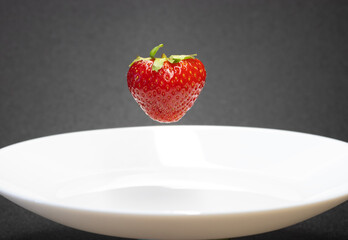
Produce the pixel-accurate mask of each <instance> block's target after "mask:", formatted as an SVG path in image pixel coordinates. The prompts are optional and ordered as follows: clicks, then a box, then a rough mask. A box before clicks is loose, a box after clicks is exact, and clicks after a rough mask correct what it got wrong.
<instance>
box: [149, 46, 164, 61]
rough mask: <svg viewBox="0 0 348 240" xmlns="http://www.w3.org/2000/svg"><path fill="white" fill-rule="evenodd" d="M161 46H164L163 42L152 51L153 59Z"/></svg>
mask: <svg viewBox="0 0 348 240" xmlns="http://www.w3.org/2000/svg"><path fill="white" fill-rule="evenodd" d="M161 47H163V44H162V43H161V44H160V45H158V46H156V47H154V48H153V49H152V50H151V51H150V57H151V58H152V59H154V58H155V55H156V53H157V51H158V49H160V48H161Z"/></svg>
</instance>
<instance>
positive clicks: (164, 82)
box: [127, 44, 206, 123]
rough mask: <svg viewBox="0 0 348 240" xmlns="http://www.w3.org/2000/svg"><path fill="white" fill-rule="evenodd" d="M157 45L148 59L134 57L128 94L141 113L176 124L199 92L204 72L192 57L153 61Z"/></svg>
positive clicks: (184, 56)
mask: <svg viewBox="0 0 348 240" xmlns="http://www.w3.org/2000/svg"><path fill="white" fill-rule="evenodd" d="M160 47H163V44H160V45H158V46H157V47H155V48H154V49H152V50H151V52H150V57H149V58H142V57H137V58H136V59H135V60H134V61H133V62H132V63H131V65H130V68H129V71H128V74H127V83H128V88H129V91H130V92H131V94H132V96H133V97H134V99H135V101H136V102H137V103H138V104H139V105H140V107H141V108H142V109H143V110H144V112H145V113H146V114H147V115H148V116H149V117H150V118H152V119H153V120H155V121H158V122H166V123H170V122H176V121H179V120H180V119H181V118H182V117H183V116H184V115H185V113H186V112H187V111H188V110H189V109H190V108H191V107H192V105H193V104H194V102H195V101H196V99H197V97H198V95H199V94H200V92H201V91H202V89H203V86H204V84H205V78H206V71H205V69H204V66H203V64H202V62H201V61H199V60H198V59H196V58H195V56H196V54H192V55H171V56H170V57H167V56H166V55H165V54H163V55H162V57H161V58H155V54H156V53H157V51H158V49H159V48H160Z"/></svg>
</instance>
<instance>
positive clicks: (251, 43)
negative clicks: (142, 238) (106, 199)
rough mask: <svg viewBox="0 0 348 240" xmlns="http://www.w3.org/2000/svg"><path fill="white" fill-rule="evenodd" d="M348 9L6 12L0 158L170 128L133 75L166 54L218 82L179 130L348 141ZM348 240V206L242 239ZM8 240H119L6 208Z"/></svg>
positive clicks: (273, 5)
mask: <svg viewBox="0 0 348 240" xmlns="http://www.w3.org/2000/svg"><path fill="white" fill-rule="evenodd" d="M347 25H348V1H333V0H330V1H319V0H312V1H308V0H307V1H306V0H301V1H290V0H288V1H285V0H283V1H282V0H280V1H279V0H272V1H259V0H255V1H249V0H241V1H105V0H104V1H97V0H95V1H90V0H89V1H87V0H86V1H80V0H79V1H77V0H73V1H67V0H66V1H60V0H57V1H37V0H35V1H16V0H15V1H10V0H9V1H0V147H3V146H7V145H10V144H12V143H16V142H19V141H23V140H27V139H31V138H36V137H41V136H46V135H51V134H57V133H64V132H71V131H80V130H90V129H100V128H113V127H128V126H141V125H160V124H159V123H156V122H154V121H152V120H150V119H149V118H148V117H147V116H146V115H145V114H144V113H143V112H142V110H141V109H140V108H139V107H138V105H137V104H136V103H135V101H134V100H133V99H132V97H131V95H130V93H129V92H128V88H127V82H126V73H127V70H128V64H129V63H130V62H132V60H133V59H134V58H135V57H136V56H138V55H141V56H144V57H146V56H148V53H149V51H150V50H151V49H152V47H154V46H155V45H157V44H159V43H164V44H165V47H164V48H163V50H162V49H161V50H160V52H162V51H164V52H166V53H167V55H170V54H189V53H197V54H198V58H199V59H200V60H201V61H202V62H203V63H204V64H205V66H206V70H207V82H206V86H205V88H204V90H203V92H202V94H201V95H200V97H199V98H198V101H197V102H196V104H195V105H194V106H193V108H192V109H191V110H190V111H189V112H188V114H187V115H186V116H185V117H184V118H183V119H182V120H181V121H180V122H178V123H177V124H190V125H191V124H195V125H234V126H252V127H266V128H278V129H286V130H294V131H301V132H307V133H313V134H319V135H324V136H328V137H332V138H336V139H340V140H344V141H348V124H347V122H348V83H347V81H348V80H347V77H348V60H347V53H348V44H347V42H348V27H347ZM295 238H296V239H342V240H343V239H345V240H346V239H348V204H347V203H345V204H342V205H340V206H338V207H336V208H335V209H333V210H331V211H329V212H327V213H324V214H321V215H319V216H317V217H314V218H312V219H310V220H308V221H306V222H303V223H300V224H297V225H295V226H292V227H289V228H286V229H282V230H279V231H275V232H272V233H266V234H261V235H257V236H253V237H246V238H242V239H295ZM0 239H5V240H9V239H16V240H20V239H21V240H22V239H74V240H75V239H86V240H87V239H88V240H90V239H100V240H102V239H112V238H109V237H104V236H100V235H96V234H90V233H84V232H81V231H78V230H74V229H71V228H68V227H64V226H62V225H59V224H56V223H53V222H51V221H48V220H46V219H44V218H41V217H39V216H37V215H35V214H32V213H30V212H28V211H26V210H24V209H22V208H19V207H17V206H15V205H14V204H12V203H10V202H9V201H7V200H5V199H4V198H1V197H0Z"/></svg>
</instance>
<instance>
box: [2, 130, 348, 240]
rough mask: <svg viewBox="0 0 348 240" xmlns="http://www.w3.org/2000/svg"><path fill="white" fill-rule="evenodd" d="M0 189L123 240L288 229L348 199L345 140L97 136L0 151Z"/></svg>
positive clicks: (262, 133) (262, 134)
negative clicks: (126, 238)
mask: <svg viewBox="0 0 348 240" xmlns="http://www.w3.org/2000/svg"><path fill="white" fill-rule="evenodd" d="M0 193H1V194H2V195H3V196H4V197H6V198H8V199H10V200H11V201H13V202H15V203H17V204H18V205H20V206H22V207H24V208H26V209H29V210H31V211H33V212H35V213H37V214H39V215H42V216H44V217H46V218H48V219H51V220H53V221H56V222H58V223H61V224H64V225H67V226H71V227H73V228H77V229H82V230H85V231H90V232H95V233H100V234H105V235H112V236H119V237H129V238H146V239H213V238H227V237H236V236H244V235H251V234H256V233H261V232H266V231H271V230H275V229H279V228H282V227H286V226H289V225H292V224H295V223H298V222H300V221H303V220H305V219H308V218H310V217H312V216H314V215H317V214H319V213H322V212H323V211H326V210H328V209H330V208H332V207H335V206H337V205H338V204H340V203H342V202H344V201H346V200H347V199H348V144H347V143H345V142H341V141H338V140H333V139H329V138H325V137H319V136H314V135H309V134H303V133H294V132H289V131H280V130H271V129H257V128H243V127H214V126H158V127H138V128H120V129H109V130H95V131H87V132H78V133H70V134H62V135H56V136H51V137H44V138H39V139H35V140H31V141H26V142H23V143H19V144H14V145H12V146H9V147H6V148H3V149H1V150H0Z"/></svg>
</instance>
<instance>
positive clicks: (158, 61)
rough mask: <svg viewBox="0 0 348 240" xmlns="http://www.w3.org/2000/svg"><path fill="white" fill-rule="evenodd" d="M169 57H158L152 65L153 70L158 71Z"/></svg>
mask: <svg viewBox="0 0 348 240" xmlns="http://www.w3.org/2000/svg"><path fill="white" fill-rule="evenodd" d="M166 60H167V58H156V59H155V61H154V62H153V65H152V71H156V72H158V70H160V69H161V68H162V67H163V64H164V62H165V61H166Z"/></svg>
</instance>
